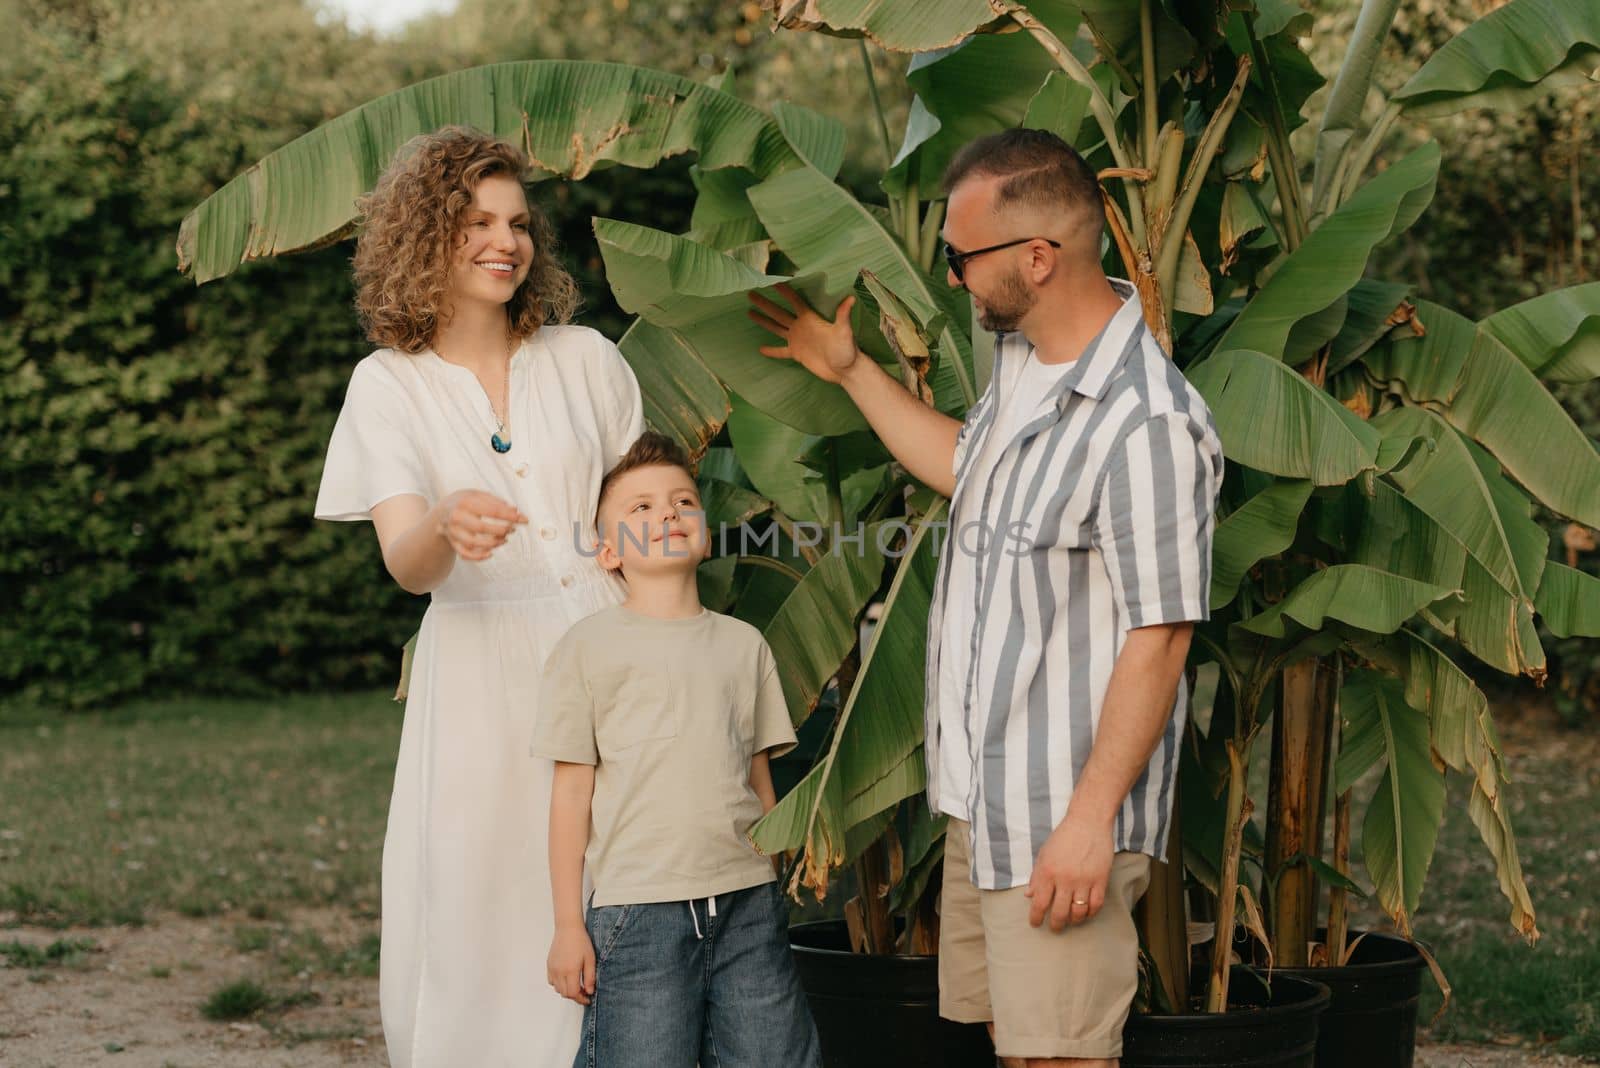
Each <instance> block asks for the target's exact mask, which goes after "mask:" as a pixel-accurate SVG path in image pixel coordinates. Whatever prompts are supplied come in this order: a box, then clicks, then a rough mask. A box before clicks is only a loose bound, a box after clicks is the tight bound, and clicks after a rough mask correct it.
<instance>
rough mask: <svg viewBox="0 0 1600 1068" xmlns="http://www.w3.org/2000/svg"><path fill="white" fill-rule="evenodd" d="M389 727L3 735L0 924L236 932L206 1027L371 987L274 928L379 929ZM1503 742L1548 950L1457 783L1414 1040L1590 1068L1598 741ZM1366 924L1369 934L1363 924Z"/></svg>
mask: <svg viewBox="0 0 1600 1068" xmlns="http://www.w3.org/2000/svg"><path fill="white" fill-rule="evenodd" d="M399 727H400V710H399V708H398V706H396V705H395V704H394V703H393V702H391V701H389V700H388V699H387V696H386V695H370V696H354V697H336V698H334V697H329V698H287V699H283V700H277V701H222V702H217V701H170V702H161V703H148V704H142V705H136V706H131V707H128V708H123V709H118V710H116V711H112V712H106V713H101V714H95V715H80V716H73V717H69V718H43V717H39V718H35V719H32V720H28V721H22V722H19V721H17V720H15V719H13V720H12V721H11V722H8V723H0V924H3V923H5V922H7V921H8V920H9V921H11V922H17V923H30V924H42V925H53V926H57V927H67V926H75V925H102V924H108V923H110V924H115V923H137V922H140V921H141V920H142V919H143V918H144V917H145V916H146V915H150V914H153V913H157V912H160V911H165V910H171V909H176V910H178V911H180V912H182V913H185V914H187V915H192V916H200V917H207V916H219V915H221V916H230V917H237V918H238V920H240V921H241V922H239V923H238V925H237V926H236V927H234V928H233V930H232V933H231V937H232V939H233V947H234V948H235V949H236V950H237V951H238V952H240V953H242V954H246V955H250V956H252V957H254V958H257V960H258V965H257V967H258V968H259V969H260V973H259V974H261V975H262V976H264V977H265V979H266V980H269V981H270V982H272V983H275V984H279V986H277V987H273V986H264V985H262V984H261V983H260V982H257V981H255V980H243V981H239V982H234V983H230V984H228V985H227V986H225V987H222V988H221V989H219V990H217V991H216V992H215V993H214V994H213V995H212V996H211V998H210V999H208V1000H207V1002H206V1004H205V1006H204V1011H205V1012H206V1014H207V1015H208V1016H211V1017H212V1018H216V1019H239V1018H245V1017H251V1016H262V1015H265V1016H266V1017H268V1023H269V1024H272V1017H273V1016H274V1015H275V1014H276V1013H278V1012H280V1011H282V1010H284V1009H287V1008H290V1007H293V1005H294V1004H297V1003H298V999H301V998H304V997H306V996H308V995H307V994H305V993H299V994H295V993H290V994H284V993H280V992H275V991H277V990H278V989H280V988H287V987H289V986H291V985H293V983H294V982H295V980H303V979H305V978H306V977H308V976H310V975H338V976H353V977H373V976H376V974H377V968H378V938H377V935H376V934H375V933H366V934H362V935H359V936H356V940H355V941H353V942H348V943H335V942H331V941H329V940H328V939H327V938H325V937H324V936H323V935H321V934H319V933H318V932H316V931H312V930H307V929H302V928H297V927H296V926H295V925H294V924H293V923H292V922H291V921H290V920H289V919H288V917H289V916H290V913H291V910H292V909H293V908H295V907H297V906H302V905H310V906H333V907H336V908H340V909H346V910H350V911H352V912H354V913H355V914H356V915H357V916H358V917H362V918H366V919H369V920H370V919H371V918H372V917H374V916H375V915H376V913H377V900H378V864H379V857H380V852H381V847H382V841H383V830H384V817H385V812H386V809H387V805H388V797H389V790H390V787H391V785H392V779H393V773H394V772H393V769H394V755H395V751H396V749H397V747H398V742H399ZM1506 733H1507V736H1508V739H1507V749H1508V751H1509V753H1510V761H1509V763H1510V770H1511V772H1512V775H1513V777H1514V778H1515V780H1516V783H1515V785H1514V788H1513V793H1512V800H1511V804H1512V812H1513V819H1514V825H1515V827H1516V829H1517V834H1518V838H1519V841H1520V844H1521V854H1522V861H1523V867H1524V871H1525V874H1526V876H1527V880H1528V884H1529V888H1530V890H1531V891H1532V893H1533V898H1534V903H1535V905H1536V907H1537V909H1538V919H1539V926H1540V928H1541V930H1542V932H1543V935H1544V937H1543V938H1542V939H1541V941H1540V942H1539V944H1538V945H1537V946H1534V947H1529V946H1527V945H1526V944H1524V943H1523V942H1522V940H1521V939H1520V938H1519V937H1517V935H1516V934H1515V933H1514V932H1512V930H1511V929H1510V926H1509V924H1508V923H1507V922H1506V915H1507V911H1508V910H1507V908H1506V906H1505V902H1504V900H1503V899H1502V898H1501V896H1500V891H1499V888H1498V886H1497V884H1496V882H1495V878H1494V874H1493V867H1492V864H1491V862H1490V859H1489V857H1488V854H1487V852H1486V851H1485V850H1484V847H1483V845H1482V843H1481V842H1480V841H1479V839H1478V835H1477V831H1476V829H1475V828H1474V827H1473V826H1472V824H1471V821H1470V820H1469V819H1468V818H1467V813H1466V804H1465V797H1466V793H1465V790H1464V786H1465V784H1464V783H1463V782H1462V781H1460V780H1459V779H1457V778H1455V777H1452V778H1451V780H1450V802H1449V804H1448V806H1447V814H1446V819H1445V824H1444V827H1443V829H1442V830H1441V832H1440V837H1439V846H1438V851H1437V853H1436V855H1435V859H1434V863H1433V867H1432V869H1431V871H1430V872H1429V875H1428V882H1427V885H1426V887H1425V888H1424V893H1423V907H1422V910H1421V911H1420V913H1419V915H1418V917H1417V920H1416V933H1417V935H1418V937H1420V938H1422V939H1423V940H1425V941H1427V942H1429V943H1430V944H1431V945H1432V946H1433V947H1434V950H1435V952H1436V954H1437V956H1438V958H1439V961H1440V963H1441V965H1442V966H1443V968H1444V969H1445V972H1446V974H1447V976H1448V977H1449V980H1450V982H1451V984H1452V985H1453V987H1454V991H1455V1002H1454V1004H1453V1006H1452V1007H1451V1009H1450V1010H1449V1012H1447V1013H1446V1014H1445V1016H1444V1017H1443V1018H1442V1019H1441V1020H1440V1022H1439V1023H1438V1024H1437V1025H1436V1026H1435V1027H1434V1028H1433V1029H1432V1030H1431V1032H1429V1033H1430V1035H1431V1037H1432V1038H1433V1039H1435V1040H1437V1041H1467V1042H1472V1041H1505V1040H1506V1039H1507V1038H1508V1036H1509V1037H1510V1038H1512V1039H1515V1040H1520V1041H1523V1042H1526V1043H1529V1044H1539V1045H1543V1046H1545V1047H1546V1048H1550V1049H1554V1050H1558V1051H1561V1052H1565V1053H1571V1054H1576V1055H1579V1056H1582V1057H1587V1058H1592V1059H1596V1060H1600V898H1597V895H1596V893H1595V891H1594V889H1593V888H1594V886H1595V883H1596V876H1597V875H1600V820H1597V819H1596V818H1595V816H1594V812H1595V809H1596V803H1597V802H1600V735H1596V734H1594V733H1589V734H1582V733H1575V732H1563V731H1561V730H1560V729H1559V728H1556V727H1554V726H1540V727H1537V728H1530V727H1527V726H1517V725H1512V727H1511V728H1510V729H1508V730H1507V732H1506ZM1263 796H1264V795H1263ZM1358 834H1359V831H1358ZM1363 874H1364V873H1363ZM1364 919H1365V921H1366V922H1367V923H1368V925H1369V926H1375V925H1376V924H1375V923H1374V921H1375V919H1376V917H1375V915H1374V914H1372V913H1370V912H1369V913H1368V914H1367V915H1366V916H1365V917H1364ZM245 921H247V922H245ZM369 929H370V925H369ZM95 948H96V947H95V946H94V944H93V942H90V941H88V940H85V939H73V938H62V939H58V940H57V941H56V942H53V943H51V944H50V945H48V946H45V947H43V948H40V947H38V946H37V945H28V944H25V943H21V942H17V941H9V942H0V960H3V962H4V964H6V965H8V966H11V967H17V968H23V969H29V970H30V971H32V972H34V973H36V974H39V973H40V972H41V969H44V968H47V967H50V966H52V965H59V966H76V965H78V964H80V963H81V961H82V960H83V957H84V955H85V954H87V953H89V952H91V951H93V950H94V949H95ZM175 967H176V968H184V969H193V968H194V967H195V965H194V964H192V963H190V962H178V963H177V964H176V965H175ZM158 971H159V974H158ZM170 974H171V972H170V970H169V969H167V968H166V967H162V968H160V969H155V968H152V969H151V976H152V977H153V978H165V977H166V976H168V975H170ZM41 977H43V976H42V975H41ZM1430 987H1431V983H1430V982H1429V981H1428V980H1426V979H1425V980H1424V999H1423V1006H1422V1014H1423V1018H1424V1020H1426V1019H1427V1018H1428V1017H1430V1016H1431V1015H1432V1013H1433V1011H1434V1009H1435V1008H1436V1007H1437V1005H1438V1001H1439V999H1438V996H1437V994H1436V993H1434V992H1432V991H1431V989H1430ZM213 1014H221V1015H213ZM229 1014H237V1015H229ZM274 1026H276V1025H274ZM340 1033H342V1032H340ZM286 1034H287V1032H286ZM295 1034H296V1035H297V1036H298V1037H299V1038H300V1039H302V1040H305V1041H311V1040H314V1039H316V1038H319V1037H323V1036H322V1035H321V1033H320V1032H306V1033H304V1034H300V1033H298V1032H296V1033H295Z"/></svg>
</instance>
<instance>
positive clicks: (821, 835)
mask: <svg viewBox="0 0 1600 1068" xmlns="http://www.w3.org/2000/svg"><path fill="white" fill-rule="evenodd" d="M947 507H948V505H947V503H946V502H944V501H942V500H941V501H940V502H939V503H938V504H937V505H935V507H934V508H933V510H932V511H930V512H929V513H928V515H927V516H926V517H925V519H924V520H923V521H922V522H921V523H919V524H918V526H917V528H916V530H915V532H914V533H913V534H912V536H911V537H910V538H909V539H908V543H907V545H906V546H905V548H904V550H903V551H902V553H901V556H900V559H899V564H898V567H897V569H896V571H895V577H894V581H893V583H892V584H891V585H890V588H889V594H888V597H887V598H886V599H885V601H884V610H883V616H882V619H881V620H880V621H879V623H878V625H877V627H876V628H875V629H874V631H873V634H872V639H871V641H870V643H869V644H868V645H867V647H866V649H865V651H864V653H863V656H862V662H861V671H860V673H859V674H858V675H857V676H856V684H855V687H854V689H853V690H852V691H851V693H850V694H849V697H848V699H847V700H846V701H845V704H844V708H843V709H842V710H841V711H840V713H839V722H838V725H837V726H836V727H835V728H834V737H833V743H832V745H831V746H830V748H829V750H828V753H827V755H826V756H825V757H824V758H823V759H822V760H821V761H820V762H819V763H818V764H817V766H816V767H815V768H813V769H812V770H811V772H810V773H809V774H808V775H807V776H806V777H805V778H804V779H802V780H801V782H800V784H799V785H798V786H796V787H795V789H794V790H792V791H790V792H789V793H788V794H786V795H785V796H784V797H783V799H782V800H780V801H779V802H778V804H777V806H776V807H775V808H773V810H772V811H771V812H769V813H767V815H766V816H765V817H764V818H763V819H762V820H761V821H760V822H759V823H757V824H756V825H755V826H754V827H753V828H751V832H750V837H751V840H752V841H753V842H754V843H755V844H756V846H757V847H758V848H759V849H760V850H761V851H762V852H764V853H778V852H784V851H787V850H791V849H798V848H801V847H802V846H803V847H804V848H805V850H806V864H805V867H804V869H803V871H802V873H801V875H800V878H801V879H802V881H803V882H804V883H805V885H807V886H809V887H811V888H812V889H813V890H814V891H816V892H817V893H819V894H820V893H823V892H825V891H826V889H827V885H828V873H829V871H830V870H831V869H832V868H833V867H836V866H837V865H838V864H840V863H843V861H844V859H845V850H846V834H847V832H848V831H849V829H850V827H851V826H854V825H856V824H859V823H861V822H863V821H865V820H867V819H868V818H870V817H871V816H873V815H874V814H875V813H877V812H881V811H883V810H884V809H886V808H888V807H889V806H890V805H893V804H895V803H896V802H898V801H900V800H902V799H904V798H905V797H907V796H909V795H910V794H912V793H915V792H916V791H917V790H919V789H921V788H922V787H923V786H924V785H925V784H926V781H927V780H926V772H925V769H924V768H923V767H922V760H921V757H920V755H919V753H918V750H919V749H920V747H921V745H922V734H923V718H922V717H923V696H924V685H923V669H924V664H923V656H924V654H925V652H926V648H927V622H928V611H929V606H930V603H931V600H932V594H933V579H934V574H935V571H936V569H937V563H938V560H937V553H936V550H937V542H938V539H939V538H940V537H941V535H942V532H943V525H944V520H945V514H946V510H947Z"/></svg>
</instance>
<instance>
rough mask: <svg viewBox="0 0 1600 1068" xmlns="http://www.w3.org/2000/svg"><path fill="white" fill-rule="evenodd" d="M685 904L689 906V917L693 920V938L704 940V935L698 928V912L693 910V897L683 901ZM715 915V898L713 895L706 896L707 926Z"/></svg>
mask: <svg viewBox="0 0 1600 1068" xmlns="http://www.w3.org/2000/svg"><path fill="white" fill-rule="evenodd" d="M685 904H687V905H688V906H689V919H690V920H692V921H693V922H694V936H695V938H697V939H699V940H700V941H702V942H704V941H705V940H706V936H705V935H704V934H703V933H702V932H701V930H700V914H699V913H698V912H696V911H695V910H694V899H693V898H690V899H689V900H688V901H687V902H685ZM716 915H717V899H716V898H714V897H708V898H706V921H707V925H708V926H709V925H710V921H711V920H712V919H714V918H715V917H716Z"/></svg>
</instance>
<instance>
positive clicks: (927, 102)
mask: <svg viewBox="0 0 1600 1068" xmlns="http://www.w3.org/2000/svg"><path fill="white" fill-rule="evenodd" d="M1045 6H1046V5H1034V8H1035V10H1034V14H1035V15H1038V16H1039V17H1040V18H1041V19H1042V20H1044V21H1045V22H1046V23H1047V24H1050V23H1053V25H1052V26H1051V28H1052V30H1053V31H1054V32H1055V34H1056V36H1057V37H1060V38H1062V39H1063V40H1069V39H1071V37H1072V35H1073V34H1074V33H1076V32H1077V24H1078V16H1077V12H1076V11H1074V10H1072V8H1071V6H1070V5H1066V4H1060V3H1059V0H1057V6H1058V7H1061V8H1064V9H1065V10H1063V11H1061V12H1056V11H1051V12H1048V13H1047V12H1046V11H1044V10H1039V9H1040V8H1044V7H1045ZM1060 70H1061V68H1060V67H1059V66H1058V65H1057V64H1056V62H1055V60H1053V59H1051V58H1050V55H1049V54H1048V53H1047V52H1045V50H1044V49H1043V48H1040V47H1039V45H1038V43H1037V42H1036V41H1034V40H1033V38H1032V37H1030V36H1028V35H1027V34H1023V33H1007V34H981V35H978V36H975V37H970V38H968V39H967V40H966V41H965V42H963V43H962V44H960V45H959V46H957V47H956V48H954V49H951V50H949V51H947V52H927V53H923V54H921V55H917V56H914V57H912V60H911V66H910V69H909V70H907V72H906V81H907V82H908V83H910V85H911V88H912V89H913V90H914V91H915V92H916V96H915V98H913V100H912V102H911V116H910V118H909V119H908V121H907V123H906V135H905V140H904V141H903V142H902V143H901V145H900V151H899V153H898V154H897V155H896V156H895V160H894V164H893V165H892V166H891V167H890V168H889V170H888V172H887V173H886V174H885V175H884V178H883V188H884V190H885V191H886V192H888V193H889V194H890V195H891V196H897V195H899V194H900V193H901V192H902V191H903V190H904V189H905V188H906V186H907V185H908V184H909V183H910V181H912V180H913V179H912V176H913V175H914V176H915V177H914V181H915V183H916V188H917V192H918V195H919V196H921V197H923V198H924V199H930V200H931V199H933V198H935V197H938V196H941V195H943V194H942V190H941V189H940V187H939V179H940V176H941V175H942V174H943V173H944V169H945V166H946V165H947V164H948V163H949V162H950V160H951V158H952V157H953V156H954V155H955V154H956V152H957V151H958V150H959V149H960V148H961V147H962V146H963V145H965V144H966V143H967V142H968V141H971V140H972V139H973V138H976V137H981V136H983V135H985V134H991V133H998V132H1000V131H1001V130H1004V129H1007V128H1009V127H1013V126H1017V125H1018V124H1020V123H1021V121H1022V118H1023V116H1024V115H1025V114H1026V113H1027V110H1028V105H1029V103H1030V102H1031V101H1032V99H1033V97H1034V94H1035V93H1036V92H1038V90H1039V87H1040V86H1041V85H1042V84H1043V83H1044V81H1045V79H1046V77H1048V76H1049V75H1050V74H1051V73H1052V72H1054V73H1060ZM1074 84H1075V83H1074Z"/></svg>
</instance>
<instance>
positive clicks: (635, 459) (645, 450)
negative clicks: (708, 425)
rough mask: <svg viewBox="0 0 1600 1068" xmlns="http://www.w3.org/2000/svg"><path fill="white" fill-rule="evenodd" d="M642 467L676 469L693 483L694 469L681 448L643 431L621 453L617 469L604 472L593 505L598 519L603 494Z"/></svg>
mask: <svg viewBox="0 0 1600 1068" xmlns="http://www.w3.org/2000/svg"><path fill="white" fill-rule="evenodd" d="M641 467H676V468H678V469H679V470H681V471H682V472H683V473H684V474H686V475H688V476H689V479H690V481H693V480H694V469H693V468H692V467H690V466H689V454H688V453H686V452H684V451H683V446H681V445H679V444H678V443H677V442H676V441H675V440H673V439H672V438H669V437H668V436H667V435H665V434H661V433H658V432H657V431H654V430H646V431H645V432H644V433H643V434H640V435H639V437H638V439H637V440H635V441H634V443H633V444H632V445H630V446H628V451H627V452H625V453H623V454H622V459H620V460H618V461H617V463H616V466H615V467H613V468H612V469H611V470H609V471H607V472H606V475H605V477H604V478H602V479H601V480H600V494H599V496H598V497H596V498H595V504H594V510H595V513H596V519H597V520H598V517H599V512H600V505H601V504H602V503H604V502H605V499H606V494H607V493H609V492H610V491H611V487H612V486H614V485H616V482H617V479H619V478H621V477H622V476H623V475H625V474H627V473H628V472H629V471H636V470H638V469H639V468H641Z"/></svg>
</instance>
